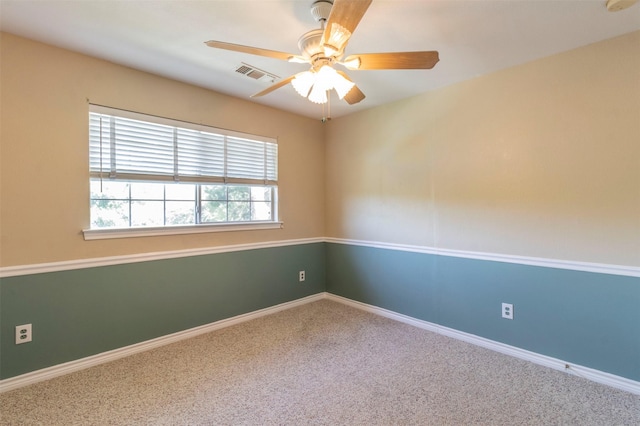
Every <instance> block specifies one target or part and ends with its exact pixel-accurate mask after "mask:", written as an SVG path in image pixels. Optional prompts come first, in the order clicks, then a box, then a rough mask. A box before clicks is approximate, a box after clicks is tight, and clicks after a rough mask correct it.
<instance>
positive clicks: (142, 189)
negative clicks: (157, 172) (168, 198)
mask: <svg viewBox="0 0 640 426" xmlns="http://www.w3.org/2000/svg"><path fill="white" fill-rule="evenodd" d="M163 198H164V184H163V183H148V182H131V199H132V200H162V199H163Z"/></svg>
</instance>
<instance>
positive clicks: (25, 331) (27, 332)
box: [16, 324, 32, 345]
mask: <svg viewBox="0 0 640 426" xmlns="http://www.w3.org/2000/svg"><path fill="white" fill-rule="evenodd" d="M31 338H32V335H31V324H23V325H17V326H16V345H19V344H21V343H27V342H30V341H31Z"/></svg>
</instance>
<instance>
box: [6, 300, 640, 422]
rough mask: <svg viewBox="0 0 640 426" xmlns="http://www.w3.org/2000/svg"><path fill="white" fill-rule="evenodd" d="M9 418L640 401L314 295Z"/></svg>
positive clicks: (389, 413) (631, 416)
mask: <svg viewBox="0 0 640 426" xmlns="http://www.w3.org/2000/svg"><path fill="white" fill-rule="evenodd" d="M0 423H1V424H2V425H21V424H29V425H33V424H41V425H138V424H142V425H307V424H326V425H470V424H482V425H507V424H508V425H526V424H531V425H557V424H563V425H568V424H575V425H638V424H640V397H639V396H635V395H632V394H629V393H626V392H622V391H619V390H616V389H613V388H609V387H607V386H603V385H599V384H596V383H593V382H589V381H587V380H585V379H582V378H579V377H576V376H571V375H568V374H566V373H562V372H559V371H555V370H551V369H548V368H545V367H541V366H538V365H535V364H532V363H529V362H526V361H522V360H519V359H515V358H511V357H509V356H506V355H502V354H499V353H495V352H492V351H490V350H487V349H483V348H480V347H476V346H473V345H470V344H467V343H464V342H460V341H457V340H453V339H450V338H448V337H444V336H441V335H437V334H434V333H431V332H429V331H425V330H422V329H418V328H415V327H412V326H409V325H406V324H402V323H398V322H395V321H392V320H389V319H386V318H381V317H378V316H376V315H373V314H370V313H366V312H362V311H359V310H357V309H354V308H351V307H347V306H344V305H342V304H339V303H336V302H332V301H326V300H323V301H319V302H314V303H311V304H308V305H305V306H301V307H297V308H294V309H290V310H287V311H283V312H280V313H277V314H273V315H270V316H266V317H263V318H260V319H256V320H253V321H250V322H246V323H243V324H240V325H236V326H232V327H229V328H226V329H223V330H219V331H216V332H213V333H209V334H206V335H202V336H199V337H196V338H193V339H189V340H185V341H182V342H179V343H175V344H172V345H168V346H164V347H162V348H159V349H155V350H152V351H148V352H145V353H142V354H138V355H134V356H131V357H128V358H125V359H121V360H119V361H115V362H112V363H109V364H104V365H101V366H97V367H93V368H90V369H87V370H84V371H81V372H77V373H73V374H70V375H67V376H64V377H59V378H56V379H53V380H50V381H47V382H42V383H38V384H35V385H32V386H29V387H25V388H21V389H18V390H15V391H12V392H7V393H4V394H2V395H0Z"/></svg>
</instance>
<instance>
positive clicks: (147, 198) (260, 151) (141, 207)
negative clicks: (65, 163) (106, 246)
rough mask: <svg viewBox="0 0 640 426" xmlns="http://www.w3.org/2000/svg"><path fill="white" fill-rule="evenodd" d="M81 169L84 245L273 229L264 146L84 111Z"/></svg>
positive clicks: (168, 123)
mask: <svg viewBox="0 0 640 426" xmlns="http://www.w3.org/2000/svg"><path fill="white" fill-rule="evenodd" d="M89 164H90V166H89V168H90V177H91V182H90V187H91V196H90V204H91V209H90V210H91V229H90V230H88V231H85V238H87V235H88V234H89V235H93V237H94V238H101V237H96V236H95V235H96V233H95V232H93V233H92V231H97V230H129V229H134V228H135V229H136V230H141V229H154V230H156V231H158V229H159V228H164V229H169V228H170V229H173V230H174V231H176V228H181V229H180V230H178V232H180V233H182V232H183V231H184V229H183V228H184V227H190V228H196V227H197V228H200V230H199V231H196V232H203V231H206V232H209V231H211V230H229V229H234V230H235V229H238V226H239V225H244V226H245V227H247V228H251V227H258V228H260V227H261V226H260V225H263V226H262V227H265V226H264V225H266V227H279V224H280V223H279V222H278V218H277V190H278V186H277V172H278V145H277V143H276V142H275V140H274V139H271V138H265V137H261V136H254V135H247V134H241V133H237V132H231V131H227V130H221V129H216V128H213V127H207V126H202V125H197V124H192V123H185V122H180V121H174V120H168V119H164V118H159V117H153V116H147V115H142V114H138V113H132V112H128V111H121V110H114V109H111V108H106V107H100V106H95V105H91V108H90V112H89ZM229 225H234V226H229ZM250 225H251V226H250ZM256 225H258V226H256ZM269 225H271V226H269ZM273 225H277V226H273ZM204 228H206V229H204ZM160 233H167V232H160ZM171 233H174V232H171ZM110 234H111V235H112V236H111V237H113V235H114V232H110ZM125 234H126V233H125ZM123 236H126V235H123Z"/></svg>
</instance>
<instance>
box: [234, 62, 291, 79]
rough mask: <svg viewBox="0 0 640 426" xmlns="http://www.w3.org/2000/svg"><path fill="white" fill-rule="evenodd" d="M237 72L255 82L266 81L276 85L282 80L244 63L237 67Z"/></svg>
mask: <svg viewBox="0 0 640 426" xmlns="http://www.w3.org/2000/svg"><path fill="white" fill-rule="evenodd" d="M236 72H237V73H238V74H242V75H246V76H247V77H249V78H252V79H254V80H258V81H264V82H265V83H275V81H276V80H278V79H279V78H280V77H278V76H277V75H275V74H272V73H270V72H267V71H264V70H261V69H259V68H256V67H254V66H252V65H249V64H245V63H244V62H242V63H241V64H240V65H239V66H237V67H236Z"/></svg>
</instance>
